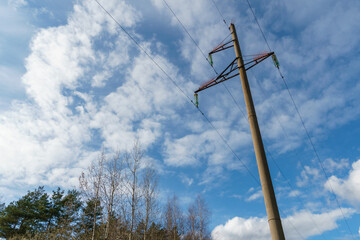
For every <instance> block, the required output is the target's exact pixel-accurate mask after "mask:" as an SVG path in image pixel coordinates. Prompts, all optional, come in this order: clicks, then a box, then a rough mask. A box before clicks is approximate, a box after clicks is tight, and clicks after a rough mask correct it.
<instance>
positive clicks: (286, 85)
mask: <svg viewBox="0 0 360 240" xmlns="http://www.w3.org/2000/svg"><path fill="white" fill-rule="evenodd" d="M278 72H279V74H280V77H281V79H282V80H283V83H284V85H285V87H286V90H287V92H288V93H289V96H290V99H291V101H292V103H293V105H294V108H295V110H296V112H297V115H298V116H299V119H300V121H301V124H302V126H303V128H304V130H305V133H306V136H307V138H308V140H309V143H310V145H311V147H312V149H313V151H314V153H315V156H316V159H317V160H318V162H319V165H320V167H321V170H322V171H323V173H324V175H325V178H326V179H328V178H329V176H328V174H327V173H326V171H325V168H324V165H323V163H322V161H321V159H320V157H319V154H318V152H317V150H316V148H315V144H314V143H313V141H312V139H311V137H310V134H309V131H308V129H307V128H306V126H305V122H304V120H303V118H302V116H301V114H300V111H299V108H298V107H297V105H296V103H295V100H294V98H293V96H292V94H291V91H290V89H289V86H288V84H287V82H286V80H285V77H284V75H283V74H282V72H281V71H280V69H278ZM329 186H330V189H331V192H332V194H333V195H334V197H335V201H336V203H337V205H338V207H339V209H340V212H341V214H342V216H343V219H344V222H345V224H346V226H347V228H348V230H349V232H350V234H351V237H352V238H353V239H354V236H353V235H354V234H353V233H352V231H351V229H350V226H349V223H348V221H347V220H346V218H345V214H344V212H343V210H342V208H341V205H340V202H339V200H338V198H337V197H336V194H335V192H334V189H333V187H332V185H331V182H329Z"/></svg>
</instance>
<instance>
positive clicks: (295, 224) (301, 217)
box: [211, 208, 355, 240]
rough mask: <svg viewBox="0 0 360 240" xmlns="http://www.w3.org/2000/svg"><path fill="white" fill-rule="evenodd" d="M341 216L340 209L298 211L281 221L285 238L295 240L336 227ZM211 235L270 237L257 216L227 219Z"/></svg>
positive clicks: (349, 211)
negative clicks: (313, 211)
mask: <svg viewBox="0 0 360 240" xmlns="http://www.w3.org/2000/svg"><path fill="white" fill-rule="evenodd" d="M342 211H343V213H344V215H345V216H346V217H349V216H350V215H351V214H353V213H354V212H355V211H354V210H353V209H348V208H347V209H342ZM342 217H343V215H342V212H341V211H340V209H337V210H332V211H328V212H323V213H320V214H315V213H311V212H309V211H300V212H297V213H295V214H294V215H292V216H288V217H286V218H283V219H282V223H283V228H284V232H285V236H286V238H287V239H292V240H296V239H304V238H308V237H310V236H316V235H319V234H321V233H323V232H325V231H329V230H333V229H335V228H337V227H338V225H337V223H336V222H337V221H338V220H340V219H342ZM309 219H312V220H309ZM299 234H301V235H299ZM211 236H212V237H213V239H215V240H227V239H229V240H230V239H247V240H251V239H254V240H255V239H256V240H265V239H270V238H271V236H270V230H269V225H268V222H267V219H266V218H258V217H250V218H248V219H245V218H241V217H234V218H232V219H230V220H228V221H227V222H226V224H224V225H219V226H217V227H215V228H214V230H213V231H212V233H211Z"/></svg>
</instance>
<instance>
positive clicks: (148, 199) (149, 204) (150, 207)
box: [142, 167, 158, 240]
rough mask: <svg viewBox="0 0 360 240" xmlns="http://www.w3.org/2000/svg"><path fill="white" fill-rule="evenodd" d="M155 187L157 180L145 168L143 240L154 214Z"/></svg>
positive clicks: (155, 176) (152, 172)
mask: <svg viewBox="0 0 360 240" xmlns="http://www.w3.org/2000/svg"><path fill="white" fill-rule="evenodd" d="M157 185H158V179H157V175H156V172H155V170H154V169H152V168H149V167H146V168H145V170H144V174H143V179H142V191H143V194H142V196H143V199H144V204H143V206H144V209H143V213H144V218H143V239H144V240H146V239H147V238H146V236H147V233H148V228H149V225H150V224H149V223H150V222H151V221H152V220H153V215H154V213H155V212H156V208H157V203H156V197H157Z"/></svg>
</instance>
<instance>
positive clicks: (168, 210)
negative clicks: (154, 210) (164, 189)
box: [163, 194, 184, 240]
mask: <svg viewBox="0 0 360 240" xmlns="http://www.w3.org/2000/svg"><path fill="white" fill-rule="evenodd" d="M163 218H164V228H165V229H166V232H167V237H168V239H169V240H179V239H180V236H181V234H182V233H183V226H184V223H183V222H184V220H183V213H182V211H181V209H180V207H179V204H178V198H177V196H176V195H175V194H174V195H173V197H172V198H168V201H167V203H166V206H165V211H164V213H163Z"/></svg>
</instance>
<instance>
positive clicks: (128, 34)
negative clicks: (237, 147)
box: [94, 0, 261, 186]
mask: <svg viewBox="0 0 360 240" xmlns="http://www.w3.org/2000/svg"><path fill="white" fill-rule="evenodd" d="M94 1H95V2H96V3H97V4H98V5H99V6H100V7H101V8H102V9H103V10H104V11H105V12H106V13H107V14H108V15H109V16H110V17H111V18H112V19H113V20H114V21H115V23H116V24H117V25H118V26H119V27H120V28H121V30H122V31H123V32H124V33H125V34H126V35H127V36H128V37H129V38H130V39H131V40H132V41H133V42H134V43H135V44H136V45H137V46H138V48H139V49H140V50H141V51H142V52H144V53H145V54H146V56H147V57H148V58H149V59H150V60H151V61H152V62H153V63H154V64H155V65H156V66H157V67H158V68H159V69H160V70H161V71H162V72H163V73H164V74H165V75H166V76H167V78H168V79H169V80H170V81H171V82H172V83H173V84H174V85H175V87H176V88H177V89H178V90H179V91H180V92H181V93H182V94H183V95H184V96H185V97H186V98H187V99H188V100H189V101H190V102H191V103H192V105H193V106H194V107H195V108H196V109H197V110H198V111H199V112H200V114H201V115H202V116H203V117H204V118H205V119H206V121H207V122H208V123H209V124H210V126H211V127H212V128H213V129H214V130H215V131H216V133H217V134H218V136H219V137H220V138H221V140H222V141H223V142H224V143H225V145H226V146H227V147H228V148H229V150H230V151H231V152H232V153H233V154H234V156H235V157H236V158H237V159H238V160H239V161H240V163H241V164H242V165H243V167H244V168H245V169H246V170H247V171H248V173H249V174H250V176H251V177H252V178H253V179H254V181H255V182H256V183H257V184H259V185H260V186H261V184H260V182H259V180H258V179H257V178H256V177H255V175H254V174H253V173H252V172H251V171H250V169H249V168H248V167H247V166H246V164H245V163H244V161H243V160H241V159H240V157H239V156H238V155H237V154H236V153H235V151H234V150H233V149H232V148H231V146H230V145H229V143H228V142H227V141H226V139H225V138H224V136H223V135H222V134H221V133H220V132H219V130H218V129H217V128H216V127H215V126H214V125H213V123H212V122H211V121H210V120H209V118H208V117H207V116H206V115H205V114H204V112H203V111H202V110H201V109H200V108H198V107H196V104H195V103H194V102H193V100H192V99H191V98H190V97H189V96H188V95H186V93H185V92H184V91H183V90H182V89H181V87H180V86H179V85H178V84H177V83H176V82H175V81H174V79H172V77H171V76H170V75H169V74H168V73H167V72H166V71H165V70H164V69H163V68H162V67H161V66H160V65H159V64H158V63H157V62H156V61H155V59H154V58H153V57H151V55H150V54H149V53H148V52H147V51H146V50H145V49H144V48H143V47H141V45H140V44H139V43H138V42H137V41H136V40H135V38H133V37H132V36H131V35H130V33H128V31H126V29H125V28H124V27H123V26H122V25H121V24H120V23H119V22H118V21H117V20H116V19H115V18H114V17H113V16H112V15H111V14H110V12H108V11H107V10H106V9H105V8H104V7H103V6H102V5H101V4H100V3H99V2H98V0H94Z"/></svg>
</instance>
